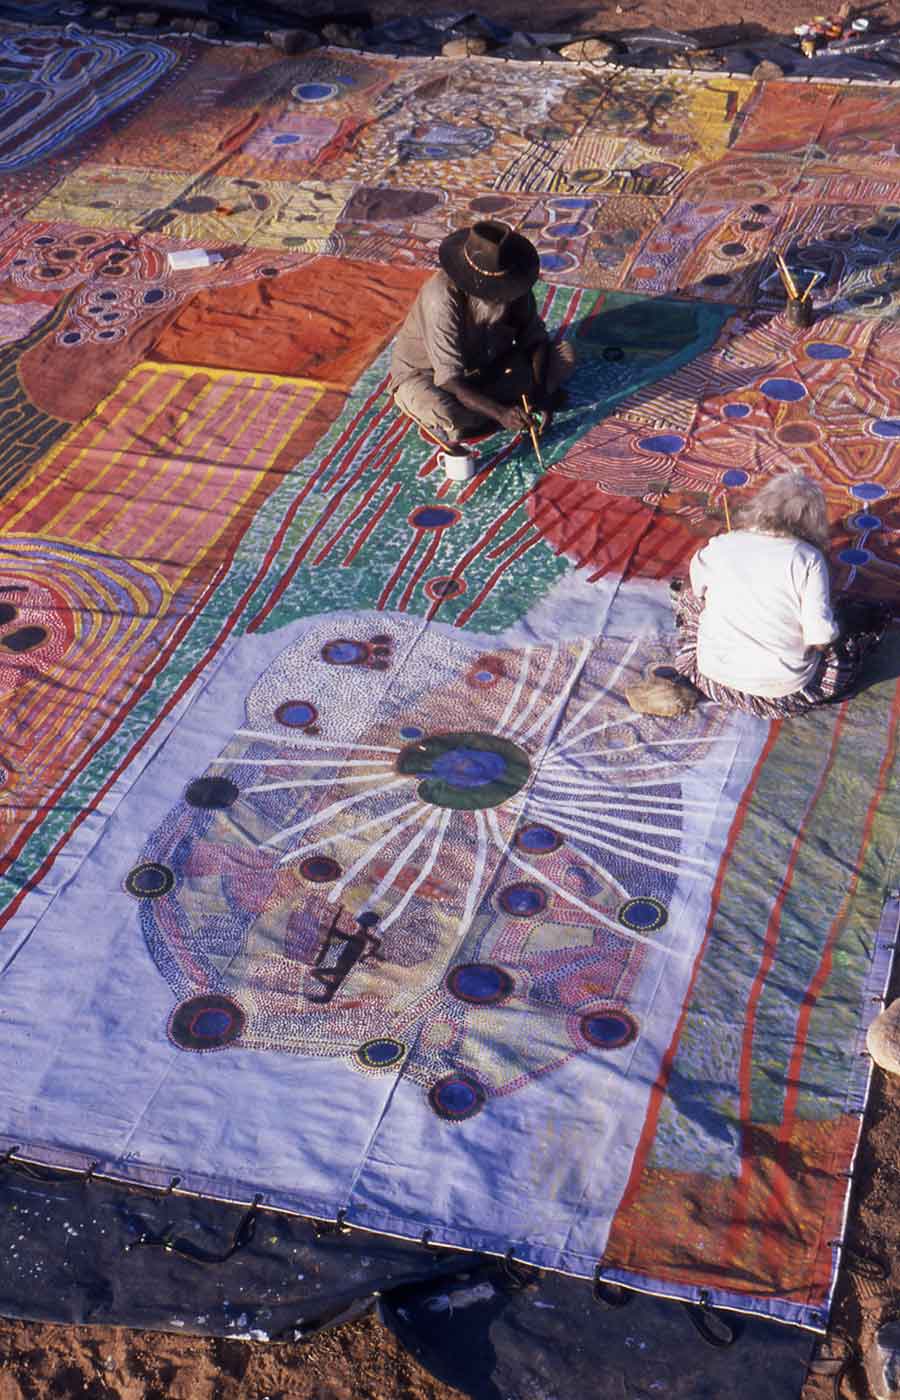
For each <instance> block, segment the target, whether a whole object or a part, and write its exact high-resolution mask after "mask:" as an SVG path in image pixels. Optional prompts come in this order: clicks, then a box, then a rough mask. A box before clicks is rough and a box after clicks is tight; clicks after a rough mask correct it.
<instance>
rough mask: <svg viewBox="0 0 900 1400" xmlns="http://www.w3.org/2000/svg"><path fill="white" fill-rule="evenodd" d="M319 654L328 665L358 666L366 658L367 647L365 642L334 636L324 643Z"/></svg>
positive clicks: (367, 653) (367, 654)
mask: <svg viewBox="0 0 900 1400" xmlns="http://www.w3.org/2000/svg"><path fill="white" fill-rule="evenodd" d="M321 656H322V660H323V661H327V662H328V664H329V665H330V666H358V665H359V664H360V663H361V662H363V661H366V660H367V659H368V656H369V648H368V646H367V645H366V643H365V642H355V641H352V640H349V639H348V638H346V637H336V638H335V640H334V641H333V642H326V643H325V645H324V646H323V648H322V652H321Z"/></svg>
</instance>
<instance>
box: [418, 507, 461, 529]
mask: <svg viewBox="0 0 900 1400" xmlns="http://www.w3.org/2000/svg"><path fill="white" fill-rule="evenodd" d="M461 518H462V512H461V511H458V510H457V509H456V508H455V507H454V506H416V508H415V510H411V511H410V513H409V515H408V516H407V520H408V521H409V523H410V525H412V526H414V527H415V529H417V530H446V529H447V528H448V526H450V525H455V524H456V522H457V520H460V519H461Z"/></svg>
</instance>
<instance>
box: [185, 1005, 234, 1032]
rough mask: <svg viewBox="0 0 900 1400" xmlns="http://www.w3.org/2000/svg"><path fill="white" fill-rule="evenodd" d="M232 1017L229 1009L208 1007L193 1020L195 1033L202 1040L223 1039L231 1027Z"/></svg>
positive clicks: (192, 1026)
mask: <svg viewBox="0 0 900 1400" xmlns="http://www.w3.org/2000/svg"><path fill="white" fill-rule="evenodd" d="M231 1021H232V1018H231V1016H230V1015H229V1013H228V1012H227V1011H222V1010H220V1009H219V1008H217V1007H207V1009H206V1010H205V1011H200V1012H199V1013H198V1014H197V1015H196V1016H195V1017H194V1019H193V1021H192V1022H191V1030H192V1031H193V1033H194V1035H196V1036H199V1037H200V1038H201V1039H202V1040H221V1039H222V1038H223V1036H226V1035H227V1034H228V1032H229V1030H230V1029H231Z"/></svg>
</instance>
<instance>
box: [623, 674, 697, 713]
mask: <svg viewBox="0 0 900 1400" xmlns="http://www.w3.org/2000/svg"><path fill="white" fill-rule="evenodd" d="M699 698H700V697H699V695H698V694H697V692H696V690H694V688H693V686H690V685H685V684H684V683H683V682H679V681H670V680H666V679H665V677H663V676H651V677H650V679H649V680H646V681H635V683H634V685H629V686H628V687H627V688H626V690H625V699H626V700H627V701H628V703H629V705H630V706H631V708H632V709H633V710H636V711H637V713H638V714H639V715H659V716H660V717H661V718H664V719H673V718H675V717H677V716H678V715H686V714H687V713H688V711H689V710H692V709H693V708H694V706H695V705H696V704H697V701H698V700H699Z"/></svg>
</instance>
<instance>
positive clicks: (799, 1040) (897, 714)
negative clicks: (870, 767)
mask: <svg viewBox="0 0 900 1400" xmlns="http://www.w3.org/2000/svg"><path fill="white" fill-rule="evenodd" d="M845 703H846V702H845ZM842 708H844V707H842ZM898 719H900V681H898V683H897V685H896V687H895V689H894V700H893V704H892V706H891V716H890V721H889V725H888V733H887V741H886V746H885V751H884V757H883V758H882V760H881V766H880V767H879V770H878V780H877V782H876V784H875V790H874V792H873V794H872V799H871V801H870V803H869V806H868V810H867V812H866V819H865V822H864V823H863V830H862V835H861V837H860V842H859V851H858V853H857V856H856V860H855V862H854V866H853V875H852V876H851V879H850V884H849V886H848V888H847V891H846V893H845V895H844V898H843V900H842V901H841V904H840V908H839V909H838V911H837V913H836V914H835V916H834V919H833V920H832V923H831V927H830V928H829V930H828V936H827V938H826V939H825V943H824V945H823V948H822V956H821V958H820V959H819V965H818V967H817V968H816V971H815V973H814V974H813V977H812V978H811V980H810V983H809V986H808V987H807V989H806V992H805V993H804V996H803V1003H802V1005H801V1007H800V1014H799V1016H798V1017H797V1032H796V1036H795V1039H794V1048H793V1051H792V1054H791V1060H790V1064H789V1066H788V1072H787V1091H786V1093H785V1096H784V1111H783V1114H782V1120H781V1128H780V1130H779V1133H778V1148H777V1151H776V1155H775V1161H776V1168H777V1172H776V1174H775V1175H774V1176H773V1189H772V1195H771V1198H770V1200H769V1203H768V1209H767V1214H771V1215H773V1216H775V1218H776V1219H780V1212H779V1210H778V1207H779V1205H780V1201H779V1198H778V1185H779V1180H780V1176H782V1175H787V1169H788V1161H787V1159H788V1147H789V1144H790V1139H791V1134H792V1132H793V1129H794V1118H795V1114H796V1110H797V1098H798V1096H799V1089H800V1071H801V1068H802V1064H803V1055H804V1051H805V1049H806V1040H807V1036H808V1034H809V1022H810V1017H811V1016H812V1011H813V1007H814V1006H815V1004H816V1001H817V999H818V996H819V993H820V992H821V991H822V988H823V987H824V985H825V983H826V982H827V980H828V978H829V976H830V974H831V965H832V959H833V954H834V946H835V943H836V942H837V939H838V937H839V936H840V933H841V931H842V929H843V927H844V922H845V920H846V918H847V912H848V910H849V908H850V902H851V900H852V899H853V896H854V895H855V893H856V887H857V885H858V884H859V877H860V875H861V874H862V865H863V860H864V858H865V853H866V847H867V846H868V844H869V839H870V837H871V835H872V826H873V824H874V822H875V817H876V815H877V812H878V808H879V806H880V805H881V800H882V798H883V797H884V794H885V791H886V789H887V785H888V778H889V775H890V773H891V770H892V768H893V766H894V760H895V758H896V756H897V725H898Z"/></svg>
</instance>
